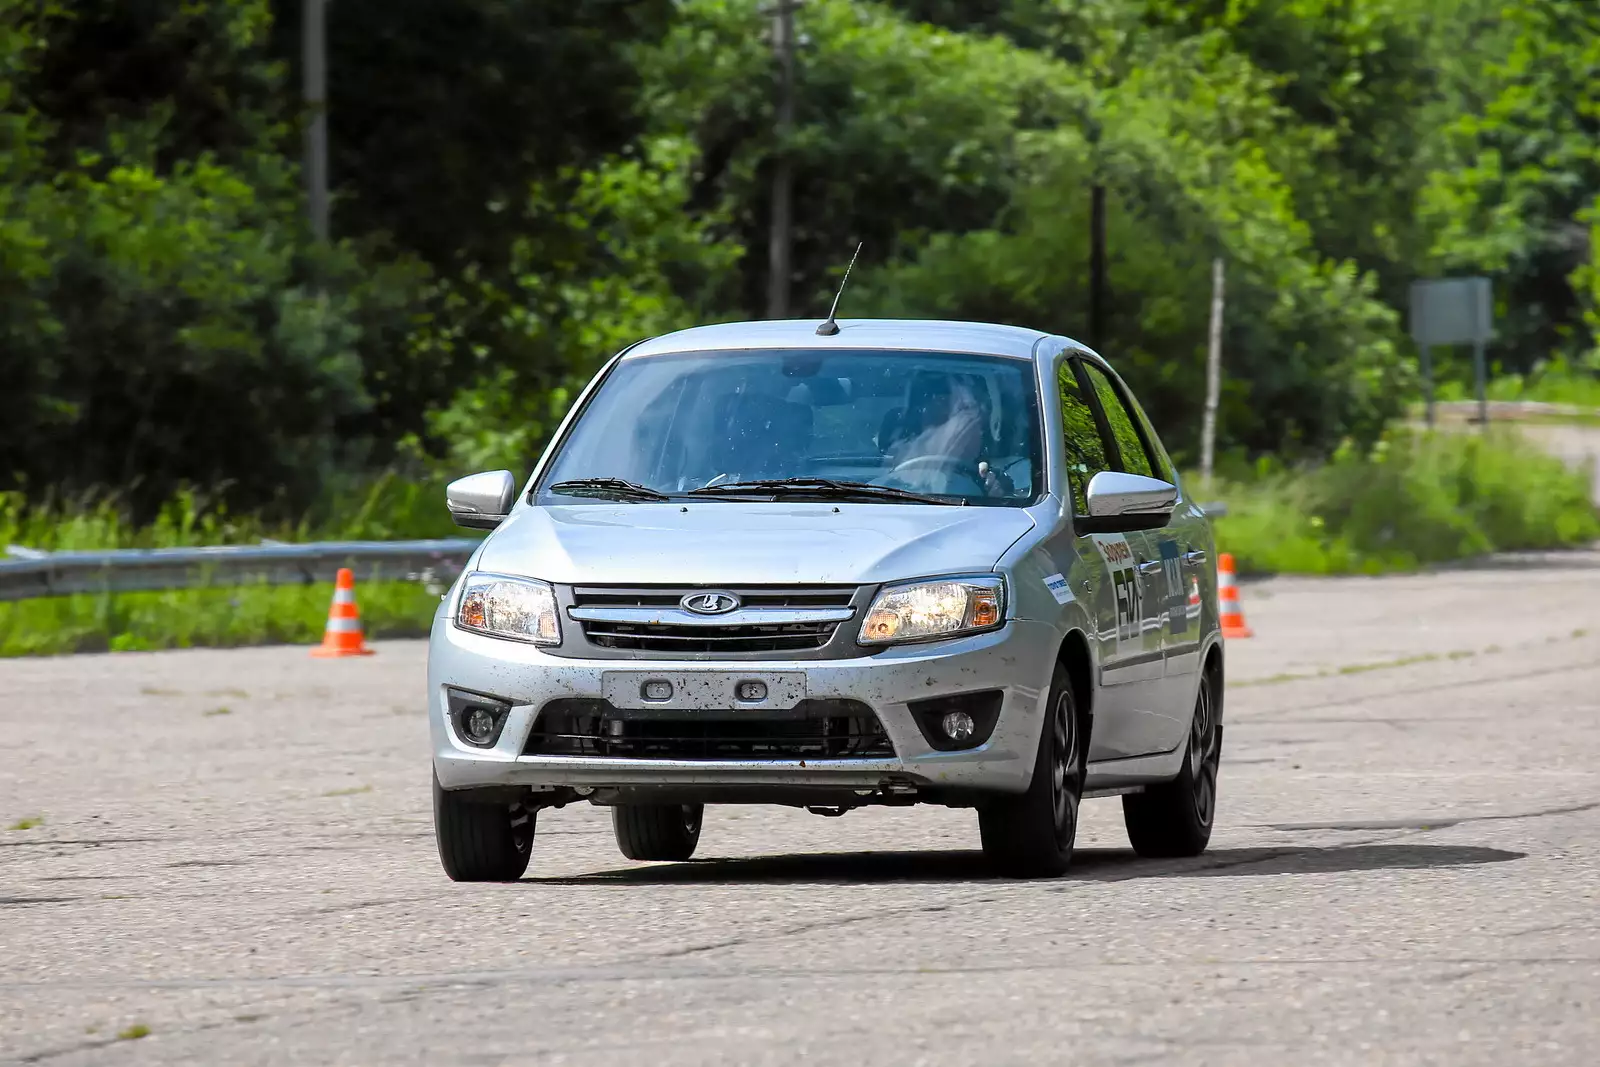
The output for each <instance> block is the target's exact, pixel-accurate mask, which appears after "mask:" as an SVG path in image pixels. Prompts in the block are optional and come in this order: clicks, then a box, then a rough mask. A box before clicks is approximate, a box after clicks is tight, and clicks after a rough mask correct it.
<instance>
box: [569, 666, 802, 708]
mask: <svg viewBox="0 0 1600 1067" xmlns="http://www.w3.org/2000/svg"><path fill="white" fill-rule="evenodd" d="M652 682H666V683H668V684H669V685H671V686H672V695H671V696H669V697H666V698H665V699H651V698H649V697H647V696H646V695H645V692H646V686H647V685H648V684H649V683H652ZM745 682H758V683H760V684H761V685H762V686H764V687H765V688H766V696H765V697H763V698H762V699H759V700H741V699H740V698H739V686H740V685H741V684H743V683H745ZM600 691H601V695H602V696H604V697H605V699H606V700H607V701H608V702H609V703H610V704H611V706H612V707H615V708H621V709H624V710H628V711H642V710H646V709H657V708H664V709H669V710H679V711H712V710H722V711H736V710H743V709H749V710H752V711H787V710H789V709H790V708H793V707H794V706H796V705H797V704H799V703H800V702H801V701H802V700H804V699H805V698H806V676H805V672H803V671H779V672H773V671H606V672H605V673H604V674H602V675H601V677H600Z"/></svg>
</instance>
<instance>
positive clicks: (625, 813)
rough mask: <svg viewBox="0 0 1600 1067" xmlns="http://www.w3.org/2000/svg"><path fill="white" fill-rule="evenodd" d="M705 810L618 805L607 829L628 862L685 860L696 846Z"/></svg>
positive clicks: (701, 806)
mask: <svg viewBox="0 0 1600 1067" xmlns="http://www.w3.org/2000/svg"><path fill="white" fill-rule="evenodd" d="M705 811H706V806H705V805H704V804H618V805H616V806H614V807H613V808H612V809H611V829H612V831H613V832H614V833H615V834H616V835H617V847H618V848H620V849H621V850H622V854H623V855H624V856H626V857H628V858H629V859H630V860H686V859H688V858H689V857H690V856H693V855H694V849H695V846H696V845H698V844H699V843H700V820H701V819H702V818H703V817H704V816H705Z"/></svg>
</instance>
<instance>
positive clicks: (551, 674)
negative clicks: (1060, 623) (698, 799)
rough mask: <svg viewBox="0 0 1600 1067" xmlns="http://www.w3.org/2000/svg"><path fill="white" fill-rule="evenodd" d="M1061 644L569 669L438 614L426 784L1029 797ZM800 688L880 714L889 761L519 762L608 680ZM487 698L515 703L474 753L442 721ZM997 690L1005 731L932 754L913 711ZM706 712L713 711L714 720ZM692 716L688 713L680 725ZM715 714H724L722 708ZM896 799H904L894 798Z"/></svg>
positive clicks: (1023, 625)
mask: <svg viewBox="0 0 1600 1067" xmlns="http://www.w3.org/2000/svg"><path fill="white" fill-rule="evenodd" d="M1058 643H1059V637H1058V635H1057V634H1056V633H1055V631H1054V630H1053V628H1051V627H1050V626H1048V625H1045V624H1043V623H1036V622H1026V621H1019V620H1012V621H1011V622H1008V623H1007V624H1006V626H1005V627H1004V628H1002V629H1000V630H997V631H994V632H993V633H987V634H979V635H975V636H972V637H963V638H956V639H953V640H949V641H940V642H935V643H931V644H924V645H906V646H901V647H898V648H890V649H887V650H884V651H882V652H879V653H878V654H877V655H872V656H866V655H863V656H860V657H857V658H850V659H834V660H815V659H812V660H785V659H781V658H774V659H771V660H763V661H761V662H755V663H752V662H749V661H740V662H738V663H731V662H727V663H722V662H705V661H669V660H654V659H652V660H649V661H643V660H640V661H620V662H619V661H618V660H614V659H612V660H576V659H565V658H560V657H557V656H551V655H548V654H547V653H544V652H541V651H540V650H539V649H537V648H535V647H533V646H530V645H523V644H518V643H517V642H513V641H504V640H500V639H497V638H492V637H484V636H482V635H479V634H473V633H468V632H466V631H463V630H460V629H457V628H456V627H455V626H453V625H452V624H451V622H450V619H449V617H448V615H447V614H446V613H445V611H444V609H443V608H441V611H440V613H439V615H438V616H437V617H436V618H435V621H434V627H433V635H432V638H431V641H430V644H429V649H428V693H429V697H428V705H429V708H428V718H429V725H430V730H431V735H432V741H433V765H434V772H435V774H436V775H437V776H438V779H439V784H440V785H441V786H443V787H444V788H446V789H467V788H480V787H487V786H535V787H541V786H542V787H576V788H585V787H588V788H596V789H605V788H612V787H616V788H627V787H635V786H642V787H658V786H669V787H671V786H676V787H686V788H698V787H715V788H718V789H720V788H722V787H743V788H742V792H744V793H750V792H752V791H754V792H756V793H759V791H760V790H761V789H763V788H765V787H772V788H773V789H774V791H775V792H776V791H780V790H784V789H791V788H793V787H801V788H811V787H818V788H847V789H855V790H861V791H869V790H878V789H881V788H883V787H884V786H885V785H886V784H887V783H890V782H898V783H901V785H902V787H903V786H904V785H905V784H907V783H909V784H910V785H912V786H914V787H916V788H917V789H919V790H920V789H930V790H952V791H955V790H981V791H998V792H1021V791H1023V790H1025V789H1026V788H1027V787H1028V782H1029V779H1030V778H1031V776H1032V773H1033V765H1034V759H1035V754H1036V752H1037V750H1038V743H1039V730H1040V724H1041V723H1042V722H1043V717H1044V716H1043V709H1044V703H1045V699H1046V697H1047V695H1048V690H1049V685H1050V676H1051V671H1052V667H1053V665H1054V663H1055V658H1056V653H1057V651H1058V647H1057V646H1058ZM618 671H630V672H637V673H638V674H639V675H640V676H641V677H643V676H645V675H660V674H671V675H678V676H684V675H691V676H692V675H722V676H726V675H728V674H730V673H737V674H741V675H744V674H750V673H752V672H767V673H773V674H776V673H780V672H781V673H783V674H785V675H803V677H804V685H805V696H806V697H808V698H824V699H842V700H857V701H860V702H861V703H863V704H866V705H867V706H868V707H869V708H871V709H872V711H873V712H874V713H875V714H876V715H877V717H878V720H879V722H880V723H881V724H882V726H883V730H884V733H885V734H886V735H887V736H888V739H889V742H890V744H891V745H892V746H893V748H894V753H895V755H894V757H893V758H856V759H811V758H807V759H803V760H800V759H760V760H754V759H749V760H745V759H740V760H732V759H692V760H690V759H683V760H679V759H653V758H649V759H646V758H628V757H616V756H611V757H588V756H558V755H528V754H524V753H523V749H524V747H525V745H526V743H527V739H528V735H529V733H530V731H531V730H533V728H534V724H535V722H536V720H537V718H538V714H539V711H540V709H541V708H543V707H544V706H545V705H546V704H547V703H549V702H550V701H553V700H563V699H568V698H588V699H602V698H603V696H604V681H603V679H604V676H605V675H607V674H608V673H610V674H614V673H615V672H618ZM452 687H454V688H457V689H464V690H469V691H472V692H477V693H484V694H492V695H495V696H498V697H500V698H502V699H504V700H507V701H509V702H510V703H511V708H510V711H509V712H508V713H507V715H506V717H505V722H504V725H503V727H502V728H501V732H500V736H499V738H498V740H497V741H496V742H495V744H494V746H493V747H491V748H478V747H475V746H473V745H471V744H468V743H467V742H465V741H464V740H462V739H461V738H460V737H459V736H457V734H456V731H455V728H454V726H453V725H452V723H451V720H450V716H449V714H448V711H447V699H446V692H447V690H448V689H449V688H452ZM981 690H1000V691H1002V693H1003V699H1002V703H1001V707H1000V714H999V718H998V720H997V721H996V723H995V727H994V730H993V732H992V733H991V734H990V736H989V739H988V740H987V741H986V742H985V743H984V744H982V745H979V746H977V747H975V748H971V749H963V750H958V751H936V750H934V749H933V748H932V747H931V746H930V745H929V743H928V741H927V739H926V738H925V737H924V736H923V734H922V731H921V730H920V729H919V728H918V726H917V724H916V721H915V719H914V718H913V716H912V713H911V711H910V710H909V708H908V706H907V705H908V702H911V701H919V700H925V699H928V698H933V697H942V696H954V695H959V694H962V693H970V692H977V691H981ZM712 710H713V709H707V714H710V713H711V711H712ZM687 714H691V715H692V714H694V712H688V713H687ZM718 714H721V715H727V714H729V712H728V711H727V709H726V708H724V709H722V710H721V711H720V712H718ZM902 791H903V790H902Z"/></svg>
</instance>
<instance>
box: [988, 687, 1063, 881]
mask: <svg viewBox="0 0 1600 1067" xmlns="http://www.w3.org/2000/svg"><path fill="white" fill-rule="evenodd" d="M1045 706H1046V707H1047V708H1048V709H1049V710H1048V712H1047V713H1046V715H1045V722H1044V728H1043V729H1042V730H1040V731H1039V753H1038V756H1037V757H1036V758H1035V761H1034V765H1033V780H1032V781H1031V782H1029V784H1028V791H1027V792H1026V793H1023V794H1022V795H1021V796H1017V797H1002V798H997V799H995V800H992V801H990V802H989V803H987V804H985V805H983V806H981V807H980V808H979V809H978V830H979V832H980V834H981V835H982V837H983V854H984V855H985V856H986V857H988V860H989V863H990V865H991V866H992V867H993V868H994V869H995V870H996V871H997V872H998V873H1000V874H1002V875H1006V876H1007V877H1011V878H1053V877H1055V876H1057V875H1060V874H1064V873H1065V872H1066V870H1067V868H1068V867H1069V866H1070V865H1071V863H1072V844H1073V841H1074V840H1075V839H1076V838H1077V836H1078V805H1079V802H1080V801H1081V800H1082V799H1083V777H1084V747H1085V746H1084V730H1083V723H1082V722H1081V721H1080V720H1079V717H1078V704H1077V700H1076V699H1075V698H1074V695H1073V692H1072V681H1071V679H1070V678H1069V677H1068V676H1067V672H1066V669H1065V668H1064V667H1062V666H1061V664H1059V663H1058V664H1056V669H1055V673H1054V674H1053V675H1052V677H1051V679H1050V699H1049V702H1048V703H1047V704H1046V705H1045Z"/></svg>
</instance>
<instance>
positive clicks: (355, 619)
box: [311, 567, 372, 658]
mask: <svg viewBox="0 0 1600 1067" xmlns="http://www.w3.org/2000/svg"><path fill="white" fill-rule="evenodd" d="M311 654H312V655H313V656H318V657H322V658H330V657H334V656H370V655H372V649H370V648H368V647H367V645H366V642H365V641H364V640H363V639H362V633H361V609H360V608H358V607H356V576H355V575H354V574H353V573H351V571H350V568H349V567H340V568H339V576H338V577H337V578H336V579H334V582H333V603H331V604H329V605H328V628H327V629H326V630H324V631H323V632H322V644H320V645H318V646H317V647H316V648H313V649H312V650H311Z"/></svg>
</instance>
